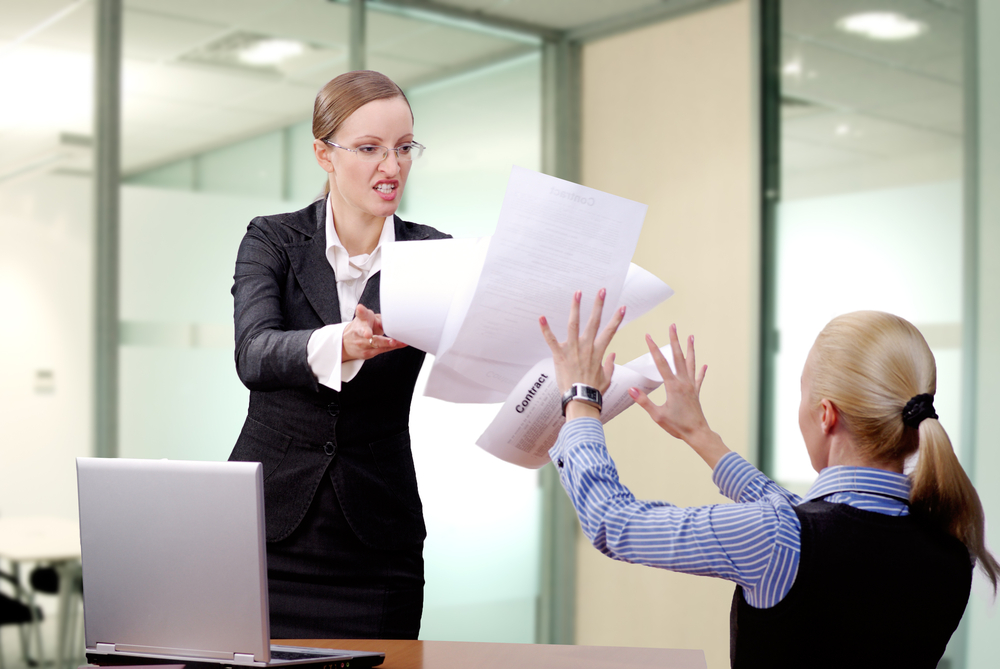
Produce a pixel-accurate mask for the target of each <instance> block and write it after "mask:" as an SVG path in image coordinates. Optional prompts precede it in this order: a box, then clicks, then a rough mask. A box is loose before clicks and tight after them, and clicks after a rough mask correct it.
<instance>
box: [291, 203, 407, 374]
mask: <svg viewBox="0 0 1000 669" xmlns="http://www.w3.org/2000/svg"><path fill="white" fill-rule="evenodd" d="M394 241H396V228H395V225H394V223H393V218H392V216H389V217H388V218H386V219H385V222H384V223H383V224H382V234H381V235H380V236H379V238H378V243H377V244H376V245H375V250H374V251H372V252H371V253H370V254H369V253H362V254H360V255H356V256H348V254H347V249H346V248H344V245H343V244H341V243H340V237H339V236H338V235H337V228H336V226H334V224H333V203H332V202H331V200H330V196H329V195H328V196H327V198H326V259H327V262H329V263H330V267H332V268H333V271H334V273H335V274H336V275H337V298H338V299H339V300H340V319H341V321H342V322H340V323H334V324H333V325H325V326H323V327H321V328H320V329H318V330H316V331H315V332H313V333H312V336H310V337H309V343H308V344H307V345H306V351H307V354H308V358H307V360H308V362H309V367H310V369H312V372H313V374H315V375H316V378H317V379H318V380H319V382H320V383H322V384H323V385H324V386H326V387H327V388H333V389H334V390H336V391H338V392H339V391H340V386H341V383H346V382H348V381H350V380H351V379H353V378H354V377H355V376H357V374H358V372H360V371H361V366H362V365H363V364H364V362H365V361H364V360H348V361H347V362H342V360H341V354H342V352H343V345H344V328H346V327H347V325H348V323H350V322H351V321H352V320H354V310H355V309H356V308H357V306H358V302H359V301H360V300H361V293H363V292H364V289H365V283H366V282H367V281H368V277H369V276H371V275H372V274H374V273H375V272H378V271H379V270H380V269H382V245H383V244H389V243H391V242H394Z"/></svg>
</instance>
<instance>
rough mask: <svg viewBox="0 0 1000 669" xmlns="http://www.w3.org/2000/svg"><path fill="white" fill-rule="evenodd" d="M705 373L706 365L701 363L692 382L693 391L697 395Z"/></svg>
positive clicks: (706, 371) (706, 370) (699, 392)
mask: <svg viewBox="0 0 1000 669" xmlns="http://www.w3.org/2000/svg"><path fill="white" fill-rule="evenodd" d="M706 374H708V365H702V366H701V370H700V371H699V372H698V378H697V379H695V382H694V391H695V393H697V394H699V395H701V384H702V382H703V381H704V380H705V375H706Z"/></svg>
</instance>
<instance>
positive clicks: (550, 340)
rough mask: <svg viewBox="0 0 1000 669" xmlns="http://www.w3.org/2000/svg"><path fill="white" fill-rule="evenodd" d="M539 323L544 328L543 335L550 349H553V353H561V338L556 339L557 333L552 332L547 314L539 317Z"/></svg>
mask: <svg viewBox="0 0 1000 669" xmlns="http://www.w3.org/2000/svg"><path fill="white" fill-rule="evenodd" d="M538 325H540V326H541V328H542V337H543V338H544V339H545V343H546V344H548V345H549V350H551V351H552V355H553V356H554V355H556V354H557V353H559V352H560V351H561V350H562V348H561V347H560V346H559V340H558V339H556V335H555V333H554V332H552V328H550V327H549V321H548V319H546V318H545V316H539V317H538Z"/></svg>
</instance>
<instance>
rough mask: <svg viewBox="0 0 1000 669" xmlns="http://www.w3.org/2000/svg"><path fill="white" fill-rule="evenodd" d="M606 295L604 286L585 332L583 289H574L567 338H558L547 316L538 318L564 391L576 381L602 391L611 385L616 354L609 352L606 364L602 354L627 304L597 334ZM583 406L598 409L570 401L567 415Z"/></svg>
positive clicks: (617, 310) (585, 412)
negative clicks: (561, 340)
mask: <svg viewBox="0 0 1000 669" xmlns="http://www.w3.org/2000/svg"><path fill="white" fill-rule="evenodd" d="M606 296H607V291H606V290H605V289H603V288H602V289H601V290H599V291H597V298H596V299H595V300H594V308H593V310H592V311H591V312H590V318H589V319H588V320H587V324H586V326H585V327H584V329H583V332H580V300H581V299H582V297H583V294H582V293H581V292H580V291H577V292H576V293H574V295H573V302H572V303H571V304H570V310H569V323H568V327H567V334H566V341H564V342H562V343H560V342H559V340H558V339H556V336H555V334H554V333H553V332H552V328H550V327H549V323H548V321H547V320H546V318H545V316H542V317H540V318H539V319H538V323H539V325H541V328H542V336H543V337H545V342H546V343H547V344H548V345H549V349H550V350H551V351H552V360H553V362H554V363H555V369H556V383H557V384H558V385H559V391H560V392H561V393H565V392H566V391H567V390H569V387H570V386H571V385H573V384H574V383H584V384H586V385H588V386H593V387H594V388H597V389H598V390H600V391H601V393H604V392H605V391H607V389H608V386H610V385H611V375H612V373H613V372H614V369H615V354H614V353H612V354H611V355H609V356H608V357H607V360H604V362H603V364H602V358H603V357H604V352H605V351H606V350H607V348H608V345H609V344H611V339H612V338H613V337H614V336H615V332H617V330H618V326H619V325H621V322H622V318H624V317H625V307H621V308H619V309H616V310H615V313H614V315H613V316H612V317H611V321H610V322H608V324H607V326H605V328H604V330H602V331H601V333H600V334H598V332H597V328H598V327H600V324H601V312H602V310H603V309H604V298H605V297H606ZM582 409H587V410H588V411H579V415H580V416H582V415H594V414H597V410H596V409H595V408H593V407H588V406H585V405H581V404H580V403H579V402H571V403H570V405H569V406H568V407H567V409H566V418H567V419H571V418H573V417H578V416H577V415H576V414H577V413H578V411H577V410H582ZM571 411H573V415H571V413H570V412H571ZM598 415H599V414H598Z"/></svg>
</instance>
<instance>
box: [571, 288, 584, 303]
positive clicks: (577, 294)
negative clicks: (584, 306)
mask: <svg viewBox="0 0 1000 669" xmlns="http://www.w3.org/2000/svg"><path fill="white" fill-rule="evenodd" d="M581 297H583V291H582V290H578V291H576V292H575V293H573V299H574V300H576V301H577V302H579V301H580V298H581Z"/></svg>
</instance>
